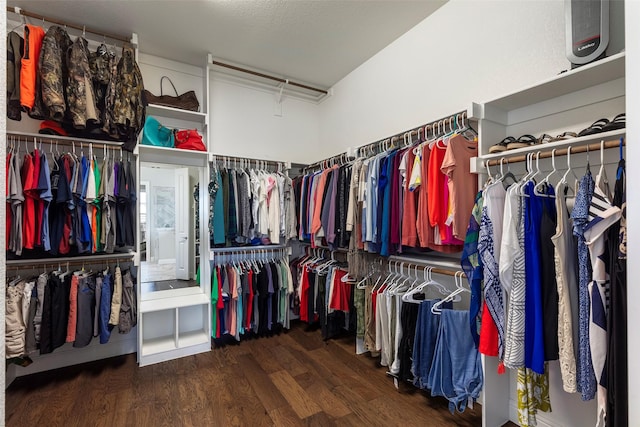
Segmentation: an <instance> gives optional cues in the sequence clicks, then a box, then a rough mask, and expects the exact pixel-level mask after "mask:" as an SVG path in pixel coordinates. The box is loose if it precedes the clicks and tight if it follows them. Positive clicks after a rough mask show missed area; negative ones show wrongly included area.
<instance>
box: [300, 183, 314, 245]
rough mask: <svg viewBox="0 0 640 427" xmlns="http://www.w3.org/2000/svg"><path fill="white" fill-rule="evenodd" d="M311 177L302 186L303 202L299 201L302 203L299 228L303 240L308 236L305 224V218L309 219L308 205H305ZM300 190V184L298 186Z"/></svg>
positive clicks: (307, 228)
mask: <svg viewBox="0 0 640 427" xmlns="http://www.w3.org/2000/svg"><path fill="white" fill-rule="evenodd" d="M311 177H313V175H311V176H310V177H309V179H307V180H306V182H304V183H305V185H304V193H302V194H304V196H305V197H304V200H302V201H301V203H302V217H301V218H302V224H300V227H302V234H303V238H306V236H307V235H308V234H309V226H308V224H307V222H308V221H307V220H306V218H308V217H309V204H308V203H307V200H308V199H309V189H310V188H311ZM300 188H301V189H302V184H300ZM302 194H301V195H300V197H302Z"/></svg>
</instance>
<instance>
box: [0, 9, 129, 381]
mask: <svg viewBox="0 0 640 427" xmlns="http://www.w3.org/2000/svg"><path fill="white" fill-rule="evenodd" d="M16 10H19V8H16ZM16 17H17V15H14V14H12V13H9V14H7V28H15V27H16V26H17V25H18V24H19V21H18V20H16ZM51 25H54V24H52V23H50V22H47V21H46V20H45V28H49V26H51ZM67 30H68V32H69V33H70V34H71V35H72V37H73V38H74V39H75V37H76V36H77V35H79V34H80V33H81V30H80V33H79V32H78V30H77V29H76V30H74V29H73V27H69V28H68V29H67ZM127 37H128V36H127ZM85 38H86V39H87V40H88V42H89V47H90V49H95V48H96V47H97V46H98V45H99V44H100V43H102V42H103V37H102V36H96V35H95V34H93V33H91V32H89V31H87V34H85ZM118 44H120V42H118ZM129 45H130V47H131V48H133V49H134V50H135V52H136V55H137V51H138V36H137V34H135V33H133V34H131V36H130V38H129ZM6 125H7V126H6V134H7V135H8V136H7V141H9V139H10V138H11V136H15V137H17V138H19V139H22V140H24V141H32V140H33V141H35V140H38V143H39V145H40V148H41V150H42V151H44V152H48V151H49V150H50V149H51V147H53V146H54V145H55V146H57V145H58V143H59V151H63V150H72V148H71V146H72V145H71V143H72V142H73V144H74V145H75V149H76V150H77V151H78V152H80V151H81V150H85V152H86V150H88V147H89V146H90V145H92V146H93V150H94V152H95V153H99V152H101V151H102V150H103V147H107V149H109V150H113V149H115V150H117V147H121V146H122V143H121V142H114V141H103V140H94V139H86V138H76V137H64V136H57V135H46V134H40V133H38V130H39V125H40V121H38V120H34V119H31V118H29V117H28V116H27V114H26V113H24V112H23V113H22V120H21V121H13V120H7V121H6ZM22 144H23V149H24V147H25V146H26V147H30V145H29V144H30V142H28V143H25V142H23V143H22ZM24 144H26V145H24ZM82 147H84V148H82ZM53 149H54V150H57V147H55V148H53ZM120 151H121V152H122V150H120ZM110 152H111V151H110ZM124 155H125V156H126V155H127V153H126V152H125V154H124ZM98 156H100V154H98ZM136 255H137V254H136V253H135V252H129V251H127V252H116V253H113V254H99V255H80V256H73V257H56V258H46V259H45V258H41V259H31V260H29V259H18V260H7V259H6V255H3V256H5V264H6V266H7V272H11V274H13V272H15V271H17V270H18V269H19V270H22V271H30V272H33V273H36V272H38V273H39V272H42V270H43V269H45V270H49V269H50V268H51V267H52V266H54V265H55V266H58V265H60V264H62V265H64V264H65V263H66V262H72V263H79V262H84V263H86V265H87V268H90V267H91V266H94V267H95V266H102V265H104V264H108V265H114V263H116V262H120V263H123V264H125V263H126V264H127V266H128V265H130V263H131V262H132V261H133V262H134V263H135V259H136ZM14 269H15V270H14ZM23 274H24V273H23ZM137 330H138V328H137V327H134V328H133V329H132V330H131V331H130V332H129V333H128V334H119V333H118V331H117V328H116V329H114V331H113V332H112V334H111V338H110V340H109V342H108V343H107V344H100V343H99V342H98V340H97V339H93V340H92V341H91V343H90V344H89V345H88V346H86V347H83V348H74V347H73V346H72V345H71V344H69V343H67V344H64V345H63V346H62V347H60V348H57V349H56V350H55V351H53V352H52V353H48V354H44V355H40V354H39V353H37V354H34V355H31V357H32V359H33V361H34V363H32V364H31V365H29V366H27V367H19V366H17V365H8V366H7V369H6V377H5V384H6V385H7V386H8V385H9V384H11V382H12V381H13V380H14V379H15V378H16V377H19V376H24V375H29V374H33V373H37V372H43V371H48V370H52V369H58V368H61V367H65V366H72V365H77V364H81V363H87V362H91V361H95V360H100V359H106V358H109V357H115V356H119V355H124V354H130V353H135V352H136V350H137V341H136V335H137Z"/></svg>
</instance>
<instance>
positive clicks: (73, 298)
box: [66, 274, 78, 342]
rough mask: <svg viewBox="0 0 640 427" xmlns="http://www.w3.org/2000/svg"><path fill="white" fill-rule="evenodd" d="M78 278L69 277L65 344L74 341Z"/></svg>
mask: <svg viewBox="0 0 640 427" xmlns="http://www.w3.org/2000/svg"><path fill="white" fill-rule="evenodd" d="M77 315H78V276H77V275H76V274H74V275H73V276H72V277H71V292H70V293H69V319H68V321H67V339H66V342H74V341H75V340H76V322H77V321H78V318H77Z"/></svg>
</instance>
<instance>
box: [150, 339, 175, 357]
mask: <svg viewBox="0 0 640 427" xmlns="http://www.w3.org/2000/svg"><path fill="white" fill-rule="evenodd" d="M177 348H178V347H177V346H176V339H175V337H174V336H173V335H167V336H164V337H158V338H152V339H145V340H143V341H142V355H143V356H148V355H150V354H157V353H163V352H165V351H171V350H175V349H177Z"/></svg>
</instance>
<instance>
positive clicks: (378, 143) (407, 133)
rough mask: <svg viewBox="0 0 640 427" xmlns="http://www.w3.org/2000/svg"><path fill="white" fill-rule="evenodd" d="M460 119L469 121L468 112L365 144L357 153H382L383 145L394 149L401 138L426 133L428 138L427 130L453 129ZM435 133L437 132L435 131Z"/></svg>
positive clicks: (461, 112) (451, 115)
mask: <svg viewBox="0 0 640 427" xmlns="http://www.w3.org/2000/svg"><path fill="white" fill-rule="evenodd" d="M458 117H460V120H461V121H462V122H464V121H465V120H467V112H466V111H459V112H457V113H454V114H450V115H448V116H446V117H442V118H440V119H438V120H434V121H432V122H429V123H427V124H424V125H421V126H418V127H415V128H413V129H411V130H407V131H404V132H400V133H398V134H395V135H393V136H390V137H387V138H383V139H381V140H378V141H375V142H371V143H369V144H365V145H361V146H360V147H358V148H357V149H356V151H357V152H358V154H362V153H363V152H366V150H368V149H372V148H378V149H379V151H380V148H381V145H383V144H390V146H391V147H392V146H393V144H394V143H395V142H396V141H398V140H400V139H401V138H406V137H407V136H409V137H413V136H414V135H420V134H421V133H424V134H425V136H426V132H427V129H429V128H431V129H434V127H435V126H438V128H440V127H441V126H442V127H443V129H444V128H445V126H446V125H447V124H449V123H450V125H451V127H453V124H454V123H453V121H454V120H455V123H457V120H458ZM434 133H435V130H434Z"/></svg>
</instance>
